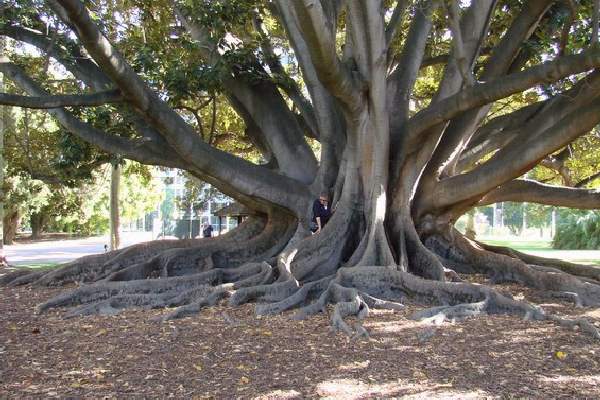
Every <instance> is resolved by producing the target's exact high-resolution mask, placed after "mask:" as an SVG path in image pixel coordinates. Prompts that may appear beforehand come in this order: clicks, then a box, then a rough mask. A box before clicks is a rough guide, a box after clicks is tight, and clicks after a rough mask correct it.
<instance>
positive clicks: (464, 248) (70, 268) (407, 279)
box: [0, 220, 600, 339]
mask: <svg viewBox="0 0 600 400" xmlns="http://www.w3.org/2000/svg"><path fill="white" fill-rule="evenodd" d="M343 229H345V228H342V230H343ZM299 232H300V233H299ZM339 232H340V230H339V229H338V230H333V229H330V230H329V232H328V231H326V230H325V231H324V233H322V234H320V235H315V236H313V237H310V236H308V237H307V236H306V235H305V234H302V232H301V231H299V230H298V229H296V227H295V226H294V225H293V224H288V223H286V221H283V222H281V223H273V222H272V221H265V220H256V221H250V222H249V223H247V224H245V225H244V227H243V229H238V230H236V231H233V232H232V233H230V234H228V235H226V236H223V237H221V238H212V239H208V240H203V239H200V240H188V241H163V242H150V243H145V244H140V245H136V246H132V247H130V248H126V249H124V250H120V251H116V252H112V253H108V254H102V255H97V256H88V257H84V258H82V259H79V260H76V261H74V262H73V263H71V264H68V265H66V266H64V267H63V268H61V269H58V270H55V271H50V272H24V271H16V272H13V273H10V274H6V275H5V276H3V277H1V278H0V283H3V284H6V285H12V286H16V285H22V284H27V283H30V284H33V285H38V286H39V285H44V286H52V285H62V284H65V283H69V282H79V283H80V286H79V287H77V288H76V289H74V290H71V291H69V292H65V293H62V294H59V295H58V296H56V297H54V298H52V299H50V300H47V301H45V302H43V303H42V304H40V305H39V306H38V307H37V310H38V312H45V311H47V310H49V309H52V308H56V307H65V306H68V307H71V309H70V310H69V312H68V313H67V314H66V317H76V316H87V315H114V314H117V313H119V312H120V311H121V310H123V309H126V308H131V307H135V308H144V309H156V308H166V309H168V310H169V311H168V312H167V313H165V314H163V315H161V317H160V319H161V320H163V321H166V320H171V319H176V318H181V317H184V316H188V315H191V314H195V313H197V312H199V311H200V310H201V309H203V308H206V307H210V306H215V305H216V304H218V303H220V302H222V301H227V302H228V304H229V305H232V306H235V305H242V304H245V303H248V302H255V303H256V306H255V312H256V314H257V315H274V314H280V313H282V312H284V311H286V310H290V309H296V312H295V313H294V314H293V316H294V318H295V319H305V318H306V317H308V316H311V315H314V314H317V313H320V312H323V311H325V310H326V309H327V308H328V306H330V307H331V314H330V321H331V325H332V327H333V328H334V330H336V331H341V332H344V333H346V334H347V335H349V336H352V337H368V335H369V334H368V332H367V330H366V329H365V328H364V326H363V324H362V321H363V320H364V319H365V318H366V317H367V316H368V315H369V312H370V310H373V309H388V310H402V309H403V307H404V304H403V303H405V302H406V300H407V299H409V300H411V301H414V300H418V301H422V302H428V303H429V304H434V305H435V306H434V307H431V308H428V309H426V310H422V311H420V312H417V313H415V314H414V315H412V318H413V319H414V320H418V321H428V322H436V323H441V322H443V321H444V320H461V319H465V318H467V317H473V316H478V315H481V314H488V315H491V314H516V315H519V316H521V317H523V318H525V319H531V320H537V321H551V322H553V323H555V324H558V325H561V326H565V327H568V328H575V329H578V330H580V331H581V332H583V333H585V334H587V335H590V336H592V337H593V338H595V339H600V333H599V332H598V329H597V328H596V327H595V326H594V325H593V324H592V323H590V322H589V321H588V320H587V319H584V318H563V317H559V316H557V315H554V314H548V313H546V312H545V311H544V310H543V309H542V308H540V307H538V306H536V305H533V304H531V303H528V302H525V301H522V300H517V299H514V298H513V297H512V296H511V295H510V294H506V293H501V292H500V291H498V290H497V289H495V288H493V287H492V286H490V285H481V284H475V283H470V282H466V281H464V280H463V278H461V276H459V275H458V273H457V271H458V272H460V273H463V274H465V275H463V276H469V275H472V274H484V275H486V276H487V277H489V278H490V282H491V283H498V282H513V283H520V284H525V285H527V286H530V287H535V288H537V289H540V290H543V292H544V293H546V295H547V296H550V297H554V298H556V297H558V298H563V299H567V300H570V301H573V302H575V303H576V304H577V305H578V306H597V305H598V304H600V284H599V282H598V281H597V280H596V278H597V277H598V275H597V272H596V271H595V269H593V268H592V269H590V268H589V267H588V268H583V267H582V269H577V268H578V267H577V266H573V265H570V266H566V267H565V265H563V266H562V267H563V269H564V268H570V270H569V272H565V271H564V270H562V269H561V265H559V264H560V263H557V262H555V261H553V265H552V266H548V265H545V266H544V265H530V264H527V263H525V262H524V261H523V260H522V259H520V258H518V257H517V256H518V255H516V256H515V254H512V255H506V254H500V253H502V252H501V251H498V252H494V253H492V252H490V251H489V250H487V249H484V248H482V247H480V246H477V245H476V244H474V243H473V242H469V241H467V240H464V239H459V240H456V241H455V242H453V243H447V242H444V241H443V240H441V239H439V238H432V239H431V240H427V241H425V245H426V246H427V248H425V247H423V249H424V250H422V251H426V252H428V253H427V257H429V258H431V257H434V258H436V260H435V261H436V262H437V263H441V264H442V265H443V266H444V268H445V269H446V272H448V276H450V277H452V281H446V280H429V279H422V278H419V277H417V276H416V275H414V274H412V273H410V272H407V271H404V270H403V269H402V268H400V267H398V266H363V265H360V266H353V267H342V266H340V264H342V263H343V260H344V254H343V253H344V252H343V249H344V247H346V246H344V245H343V244H342V245H337V246H331V245H325V244H324V243H332V241H327V240H323V239H326V235H327V234H339ZM317 236H319V237H317ZM346 236H347V235H346ZM340 249H342V250H340ZM427 257H421V259H422V260H423V259H426V258H427ZM413 258H415V257H413ZM265 260H266V261H265ZM421 265H423V263H422V262H421ZM448 267H452V269H449V268H448ZM574 272H582V274H580V275H579V276H576V275H575V274H574ZM88 283H89V284H88ZM350 317H355V318H351V320H352V322H349V321H350V319H349V318H350Z"/></svg>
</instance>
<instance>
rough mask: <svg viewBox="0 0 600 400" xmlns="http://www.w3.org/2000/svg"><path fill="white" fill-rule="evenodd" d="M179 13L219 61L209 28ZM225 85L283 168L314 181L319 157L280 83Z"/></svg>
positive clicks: (204, 52) (206, 54)
mask: <svg viewBox="0 0 600 400" xmlns="http://www.w3.org/2000/svg"><path fill="white" fill-rule="evenodd" d="M176 13H177V15H178V18H179V19H180V20H181V22H182V23H183V25H184V26H185V28H186V29H187V30H188V32H189V33H190V35H191V36H192V38H193V39H194V40H195V41H196V42H197V48H198V49H199V50H200V54H201V56H202V57H203V58H204V60H205V61H207V62H210V63H216V62H218V60H219V58H220V55H219V54H218V53H216V52H215V51H214V48H213V44H212V43H213V40H212V39H211V38H210V37H209V36H208V33H207V32H206V30H205V29H204V28H203V27H201V26H198V24H197V23H195V22H193V21H192V20H191V19H190V18H188V17H187V16H186V15H184V13H183V12H181V11H179V10H177V9H176ZM255 66H256V68H257V69H261V68H262V67H261V66H260V64H259V63H258V61H257V60H255ZM265 73H266V72H265ZM223 86H224V87H225V89H226V90H227V92H228V93H229V96H228V97H229V98H230V99H233V98H235V101H233V102H232V105H233V106H234V108H235V109H236V111H237V112H238V113H239V114H240V116H242V118H244V121H245V122H246V124H247V125H252V124H253V125H255V127H253V129H252V131H253V132H254V134H255V135H258V134H262V135H263V138H261V139H260V141H261V142H262V143H263V144H264V145H266V146H268V147H269V151H270V152H272V154H273V155H274V156H275V158H276V159H277V164H278V166H279V170H280V172H281V173H283V174H285V175H287V176H289V177H292V178H294V179H297V180H299V181H301V182H302V183H305V184H309V183H311V182H312V181H313V180H314V178H315V175H316V172H317V161H316V159H315V157H314V153H313V152H312V150H311V149H310V147H309V146H308V144H307V142H306V140H305V139H304V132H303V130H302V128H301V126H300V124H299V123H298V120H297V119H296V116H295V115H294V114H293V113H292V112H291V111H290V109H289V108H288V106H287V104H286V102H285V100H284V99H283V97H282V96H281V94H280V92H279V91H278V90H277V87H276V86H275V85H274V84H273V83H272V82H270V81H267V80H261V81H259V82H256V83H253V84H250V83H248V82H246V81H245V80H244V79H242V78H239V77H238V78H237V79H235V78H227V79H225V80H224V81H223ZM250 119H251V120H252V121H250ZM256 127H257V128H258V129H255V128H256Z"/></svg>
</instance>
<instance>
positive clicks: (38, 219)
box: [29, 212, 46, 240]
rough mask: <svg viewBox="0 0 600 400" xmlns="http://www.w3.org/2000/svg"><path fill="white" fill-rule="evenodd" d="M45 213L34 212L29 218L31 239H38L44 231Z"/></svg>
mask: <svg viewBox="0 0 600 400" xmlns="http://www.w3.org/2000/svg"><path fill="white" fill-rule="evenodd" d="M45 222H46V221H45V215H44V213H43V212H38V213H33V214H31V217H30V219H29V223H30V225H31V239H33V240H38V239H40V238H41V237H42V232H43V231H44V224H45Z"/></svg>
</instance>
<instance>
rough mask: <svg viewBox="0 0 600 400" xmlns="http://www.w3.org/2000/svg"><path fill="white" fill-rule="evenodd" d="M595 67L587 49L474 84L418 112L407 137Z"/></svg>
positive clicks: (596, 57) (598, 59)
mask: <svg viewBox="0 0 600 400" xmlns="http://www.w3.org/2000/svg"><path fill="white" fill-rule="evenodd" d="M598 66H600V51H599V50H597V49H590V50H587V51H585V52H583V53H582V54H578V55H570V56H564V57H560V58H558V59H556V60H554V61H548V62H545V63H543V64H540V65H536V66H534V67H531V68H529V69H526V70H524V71H522V72H517V73H514V74H510V75H507V76H505V77H502V78H498V79H495V80H492V81H490V82H484V83H478V84H475V85H473V86H472V87H469V88H466V89H463V90H462V91H460V92H459V93H457V94H455V95H453V96H450V97H448V98H446V99H444V100H441V101H439V102H437V103H434V104H432V105H431V106H429V107H427V108H426V109H424V110H422V111H420V112H418V113H417V114H416V115H415V116H414V117H413V118H411V120H410V122H409V132H410V137H411V138H413V139H416V138H417V137H418V135H419V134H420V133H421V132H424V131H425V130H427V129H429V128H432V127H434V126H436V125H438V124H440V123H442V122H444V121H448V120H450V119H452V118H453V117H455V116H456V115H458V114H459V113H461V112H464V111H466V110H470V109H472V108H475V107H479V106H482V105H485V104H489V103H492V102H493V101H496V100H499V99H502V98H505V97H507V96H510V95H511V94H515V93H519V92H522V91H524V90H526V89H529V88H530V87H533V86H535V85H538V84H540V83H553V82H556V81H558V80H560V79H562V78H565V77H567V76H570V75H573V74H577V73H581V72H585V71H588V70H591V69H593V68H596V67H598Z"/></svg>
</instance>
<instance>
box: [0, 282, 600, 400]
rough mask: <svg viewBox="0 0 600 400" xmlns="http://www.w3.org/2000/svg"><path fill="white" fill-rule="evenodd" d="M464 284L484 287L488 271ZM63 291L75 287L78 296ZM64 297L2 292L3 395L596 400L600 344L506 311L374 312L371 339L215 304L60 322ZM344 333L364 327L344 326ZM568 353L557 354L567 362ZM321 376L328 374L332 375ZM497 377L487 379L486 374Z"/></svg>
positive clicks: (554, 304) (535, 293) (560, 306)
mask: <svg viewBox="0 0 600 400" xmlns="http://www.w3.org/2000/svg"><path fill="white" fill-rule="evenodd" d="M461 277H462V278H464V279H466V278H468V279H469V280H470V281H473V282H479V283H488V281H486V279H485V277H484V276H482V275H472V276H467V275H462V274H461ZM72 288H73V285H69V287H68V289H72ZM495 288H497V289H498V290H500V291H501V292H503V293H512V294H513V295H514V296H515V297H523V296H524V298H525V299H527V301H532V302H537V303H544V308H545V309H547V310H548V311H551V312H552V313H555V314H561V315H568V316H569V317H570V318H581V317H583V316H585V317H586V318H589V319H590V321H594V323H600V313H598V311H595V312H594V311H591V310H588V309H586V308H576V307H574V306H573V305H572V304H571V303H568V302H566V301H565V299H558V300H556V299H550V298H549V297H548V296H547V295H546V293H545V291H543V290H537V289H529V288H526V287H523V286H522V285H518V284H500V285H496V286H495ZM65 289H66V288H64V287H63V288H47V287H31V286H19V287H12V288H7V287H3V288H0V357H1V358H2V360H3V362H2V363H0V373H1V375H0V376H1V379H0V393H11V395H12V397H16V398H32V397H35V398H38V397H39V398H48V397H53V394H52V393H56V395H58V396H59V397H89V396H90V394H92V395H93V397H110V398H113V397H117V398H132V397H133V398H138V397H140V398H142V397H144V398H155V397H161V398H171V397H172V398H181V399H183V398H190V397H193V396H194V395H199V394H203V395H205V396H206V397H215V398H235V397H243V398H256V399H272V398H294V399H295V398H318V397H327V398H332V399H354V398H355V399H358V398H360V399H365V398H392V397H404V396H407V397H410V396H411V395H414V396H415V397H419V398H484V397H486V398H489V397H506V396H507V395H513V396H514V397H518V398H540V399H543V398H598V397H600V378H599V377H598V368H599V367H600V342H598V341H595V340H594V339H592V338H591V337H589V336H587V335H580V334H574V333H573V332H571V331H570V330H568V329H564V328H561V327H559V326H557V325H556V324H554V323H552V322H548V321H546V322H538V321H526V320H524V319H522V318H519V317H515V316H511V315H492V316H489V317H485V318H469V319H467V320H465V321H463V322H461V323H456V324H451V323H444V324H442V325H440V326H436V325H432V324H428V323H422V322H416V321H411V320H410V319H409V318H410V317H411V316H412V315H414V314H415V313H416V312H419V311H420V310H422V309H423V308H424V307H426V305H424V304H422V303H420V302H417V301H416V299H414V298H404V299H403V300H402V301H403V303H404V305H405V307H404V308H403V309H402V310H399V311H398V310H393V311H392V310H374V311H372V312H371V315H370V317H369V318H368V319H366V320H364V322H363V324H364V325H363V326H364V328H365V329H368V331H369V333H370V339H369V340H351V338H350V337H348V336H346V335H339V334H337V335H336V334H333V333H331V329H330V328H329V327H330V326H331V325H330V316H331V314H332V312H333V306H332V305H329V306H328V307H327V308H326V311H327V313H321V314H318V315H315V316H313V317H311V318H310V319H309V320H306V321H302V322H298V321H294V320H291V318H290V316H292V315H293V313H294V312H295V311H294V310H291V311H286V312H283V313H282V314H279V315H276V316H269V317H260V318H257V317H255V316H254V315H253V308H254V305H253V304H245V305H242V306H235V307H231V306H229V305H227V302H221V303H219V304H217V305H216V306H214V307H210V308H207V309H205V310H204V311H203V312H202V313H200V314H198V315H196V316H193V317H188V318H182V319H179V320H175V321H169V322H167V323H159V324H157V323H155V322H152V321H151V319H152V318H157V319H158V318H160V317H161V316H163V315H165V314H167V313H169V312H171V310H170V309H156V310H141V309H129V310H126V311H124V312H122V313H121V314H120V315H119V316H117V317H114V316H95V317H93V318H76V319H65V318H64V315H65V314H66V313H67V312H70V310H68V309H60V308H59V309H54V310H52V311H50V312H48V313H46V314H43V315H39V314H35V313H33V312H32V310H33V309H34V308H35V306H36V304H39V303H42V302H44V301H46V300H47V299H49V298H51V297H54V296H56V295H57V294H59V293H60V291H63V290H65ZM346 321H347V323H348V324H350V325H352V324H353V323H356V322H358V319H356V318H355V317H348V318H346ZM559 352H560V353H559ZM324 371H326V372H324ZM490 377H493V378H490Z"/></svg>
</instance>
